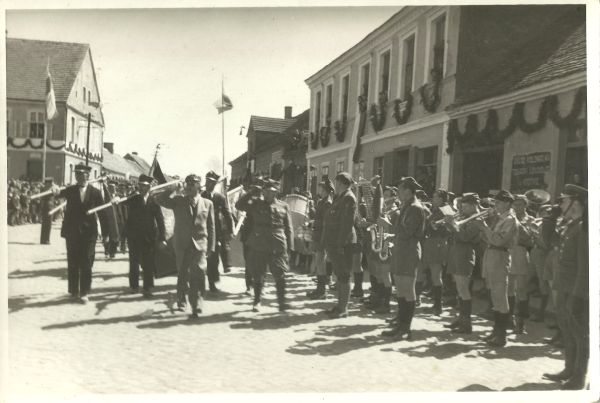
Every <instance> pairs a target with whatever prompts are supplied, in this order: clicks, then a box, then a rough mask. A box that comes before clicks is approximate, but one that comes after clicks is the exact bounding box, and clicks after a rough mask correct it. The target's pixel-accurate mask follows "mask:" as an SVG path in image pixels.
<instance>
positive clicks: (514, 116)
mask: <svg viewBox="0 0 600 403" xmlns="http://www.w3.org/2000/svg"><path fill="white" fill-rule="evenodd" d="M586 99H587V88H586V87H581V88H579V89H578V90H577V93H576V94H575V98H574V99H573V104H572V106H571V111H570V112H569V113H568V114H567V116H565V117H562V116H560V112H559V108H558V96H557V95H549V96H547V97H546V98H544V100H543V101H542V103H541V105H540V108H539V110H538V115H537V119H536V120H535V122H527V121H526V120H525V103H523V102H517V103H515V104H514V106H513V109H512V113H511V116H510V118H509V119H508V123H507V125H506V127H504V128H502V129H500V128H499V127H498V112H497V111H496V110H495V109H490V110H488V113H487V118H486V122H485V126H484V127H483V129H482V130H481V131H480V130H479V122H478V117H477V115H476V114H471V115H469V116H467V122H466V124H465V130H464V133H461V132H460V129H459V127H458V120H457V119H452V120H451V121H450V122H449V124H448V131H447V134H446V138H447V140H448V148H447V149H446V152H448V154H451V153H452V151H453V150H454V146H455V144H459V145H461V146H463V145H466V144H469V143H471V144H474V145H478V144H489V143H492V144H494V143H502V142H504V140H506V139H507V138H508V137H510V136H511V135H512V134H513V133H514V132H515V130H516V129H519V130H521V131H522V132H524V133H527V134H531V133H534V132H536V131H539V130H541V129H543V128H544V127H545V126H546V122H547V121H548V120H550V121H551V122H552V123H553V124H554V125H555V126H556V127H558V128H560V129H564V128H569V127H572V126H573V124H575V122H576V120H577V118H578V116H579V115H580V114H581V111H582V110H583V108H584V105H585V103H586Z"/></svg>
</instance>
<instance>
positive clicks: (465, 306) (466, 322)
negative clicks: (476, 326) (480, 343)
mask: <svg viewBox="0 0 600 403" xmlns="http://www.w3.org/2000/svg"><path fill="white" fill-rule="evenodd" d="M471 306H472V305H471V300H470V299H466V300H462V307H461V308H462V309H461V318H462V321H460V323H459V325H458V326H457V327H456V328H454V329H452V330H451V332H452V333H460V334H471V333H472V332H473V326H472V325H471Z"/></svg>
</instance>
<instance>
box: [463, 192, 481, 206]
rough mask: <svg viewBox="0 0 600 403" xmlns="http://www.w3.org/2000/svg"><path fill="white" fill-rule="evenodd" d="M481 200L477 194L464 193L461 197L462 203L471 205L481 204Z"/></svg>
mask: <svg viewBox="0 0 600 403" xmlns="http://www.w3.org/2000/svg"><path fill="white" fill-rule="evenodd" d="M480 201H481V200H480V199H479V195H478V194H477V193H463V195H462V196H461V197H460V202H461V203H469V204H479V202H480Z"/></svg>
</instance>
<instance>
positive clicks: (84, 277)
mask: <svg viewBox="0 0 600 403" xmlns="http://www.w3.org/2000/svg"><path fill="white" fill-rule="evenodd" d="M95 248H96V240H95V239H93V240H85V241H84V242H83V245H82V251H81V255H80V256H81V258H82V259H81V262H80V270H81V272H80V274H79V294H80V295H81V296H85V295H87V294H88V293H89V292H90V290H91V288H92V267H93V266H94V256H95Z"/></svg>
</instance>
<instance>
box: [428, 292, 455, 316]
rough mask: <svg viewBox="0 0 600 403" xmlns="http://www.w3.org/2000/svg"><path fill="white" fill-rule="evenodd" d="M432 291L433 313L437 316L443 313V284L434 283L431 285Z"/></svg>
mask: <svg viewBox="0 0 600 403" xmlns="http://www.w3.org/2000/svg"><path fill="white" fill-rule="evenodd" d="M431 293H432V296H433V306H432V313H433V314H434V315H435V316H440V315H441V314H442V286H441V285H434V286H433V287H431ZM459 309H460V308H459Z"/></svg>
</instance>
